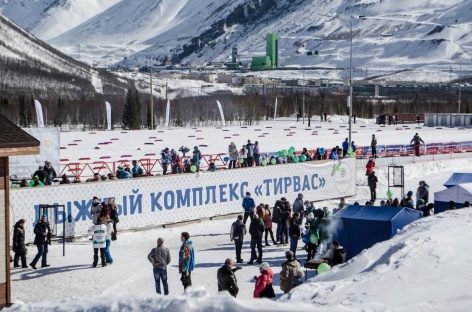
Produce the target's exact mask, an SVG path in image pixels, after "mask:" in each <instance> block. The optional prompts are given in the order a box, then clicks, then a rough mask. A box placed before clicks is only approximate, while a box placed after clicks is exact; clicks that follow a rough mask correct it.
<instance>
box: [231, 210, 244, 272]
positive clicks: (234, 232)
mask: <svg viewBox="0 0 472 312" xmlns="http://www.w3.org/2000/svg"><path fill="white" fill-rule="evenodd" d="M244 235H246V225H245V224H244V223H243V216H242V215H239V216H238V218H237V219H236V221H235V222H233V224H232V225H231V231H230V233H229V236H230V239H231V241H232V242H233V241H234V246H235V248H236V261H237V262H238V263H243V262H244V260H243V258H241V250H242V249H243V242H244Z"/></svg>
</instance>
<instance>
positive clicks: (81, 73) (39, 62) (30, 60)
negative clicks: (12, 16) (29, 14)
mask: <svg viewBox="0 0 472 312" xmlns="http://www.w3.org/2000/svg"><path fill="white" fill-rule="evenodd" d="M71 82H74V83H73V84H70V85H68V84H69V83H71ZM128 83H129V82H128V81H127V80H126V79H121V78H117V77H115V76H114V75H112V74H110V73H107V72H106V71H104V70H96V69H93V68H91V67H90V66H89V65H87V64H85V63H82V62H79V61H77V60H76V59H74V58H71V57H69V56H67V55H65V54H64V53H61V52H60V51H57V50H56V49H54V48H52V47H51V46H50V45H48V44H47V43H45V42H44V41H41V40H40V39H38V38H36V37H35V36H33V35H31V34H30V33H28V32H26V31H25V30H23V29H21V28H20V27H18V26H17V25H16V24H15V23H13V22H12V21H11V20H9V19H8V18H6V17H5V16H3V15H0V88H1V89H2V90H20V91H33V90H41V91H45V90H48V92H56V93H60V92H63V90H64V89H65V88H66V84H67V87H68V89H69V90H74V89H76V90H81V91H82V92H91V93H94V92H103V91H104V89H106V90H110V88H113V89H115V90H116V88H118V89H121V90H126V87H127V86H128Z"/></svg>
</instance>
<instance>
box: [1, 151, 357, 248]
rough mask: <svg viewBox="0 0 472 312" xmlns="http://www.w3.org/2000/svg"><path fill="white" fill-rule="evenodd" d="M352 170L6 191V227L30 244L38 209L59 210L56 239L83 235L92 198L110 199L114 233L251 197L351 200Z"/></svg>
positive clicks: (211, 212) (231, 207) (282, 169)
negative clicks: (18, 224)
mask: <svg viewBox="0 0 472 312" xmlns="http://www.w3.org/2000/svg"><path fill="white" fill-rule="evenodd" d="M355 169H356V164H355V159H345V160H341V161H330V160H327V161H318V162H304V163H296V164H284V165H268V166H265V167H254V168H247V169H233V170H219V171H217V172H209V171H208V172H201V173H196V174H179V175H169V176H160V177H143V178H133V179H125V180H118V181H103V182H87V183H77V184H67V185H58V186H46V187H35V188H20V189H11V192H10V204H11V208H10V209H12V212H11V213H10V216H11V218H12V220H10V222H11V224H14V222H15V221H17V220H19V219H25V220H27V225H26V226H25V229H26V232H27V241H32V240H33V239H34V235H33V227H34V224H35V223H36V219H37V218H38V216H39V205H41V204H42V205H45V204H48V205H64V206H65V209H57V210H56V212H54V209H50V210H49V212H48V213H49V220H50V222H51V224H52V225H54V228H55V232H56V234H58V235H62V227H63V222H64V221H65V222H66V224H65V232H66V233H65V234H66V236H67V237H70V236H81V235H85V234H87V230H88V228H89V227H90V226H91V225H92V216H91V214H90V206H91V204H92V198H93V196H97V197H98V198H99V199H100V201H108V198H111V197H113V198H115V201H116V202H117V204H118V214H119V219H120V222H119V223H118V230H120V229H132V228H140V227H145V226H150V225H160V224H167V223H175V222H179V221H184V220H196V219H199V218H205V217H212V216H217V215H224V214H229V213H235V212H241V213H242V212H243V208H242V206H241V204H242V200H243V198H244V197H245V196H246V192H250V193H251V196H252V197H253V198H254V201H255V203H256V205H258V204H259V203H264V204H269V205H271V206H272V205H273V204H274V203H275V200H277V199H280V198H281V197H286V198H287V199H288V200H289V201H290V202H292V201H293V200H295V198H296V197H297V195H298V193H303V194H304V198H305V199H307V200H313V201H320V200H326V199H331V198H339V197H343V196H351V195H354V194H355V189H356V173H355ZM63 210H65V212H64V211H63ZM56 225H57V226H56Z"/></svg>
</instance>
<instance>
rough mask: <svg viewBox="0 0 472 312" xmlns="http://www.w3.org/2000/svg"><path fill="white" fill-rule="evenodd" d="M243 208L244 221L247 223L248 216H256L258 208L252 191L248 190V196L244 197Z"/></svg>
mask: <svg viewBox="0 0 472 312" xmlns="http://www.w3.org/2000/svg"><path fill="white" fill-rule="evenodd" d="M243 208H244V220H243V223H244V224H246V221H247V218H248V217H251V220H252V217H253V216H254V208H256V204H255V203H254V199H252V198H251V193H249V192H246V197H244V199H243Z"/></svg>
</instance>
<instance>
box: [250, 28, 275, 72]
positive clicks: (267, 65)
mask: <svg viewBox="0 0 472 312" xmlns="http://www.w3.org/2000/svg"><path fill="white" fill-rule="evenodd" d="M278 66H279V35H278V34H267V35H266V55H265V56H254V57H253V58H252V62H251V70H252V71H261V70H268V69H272V68H277V67H278Z"/></svg>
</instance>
